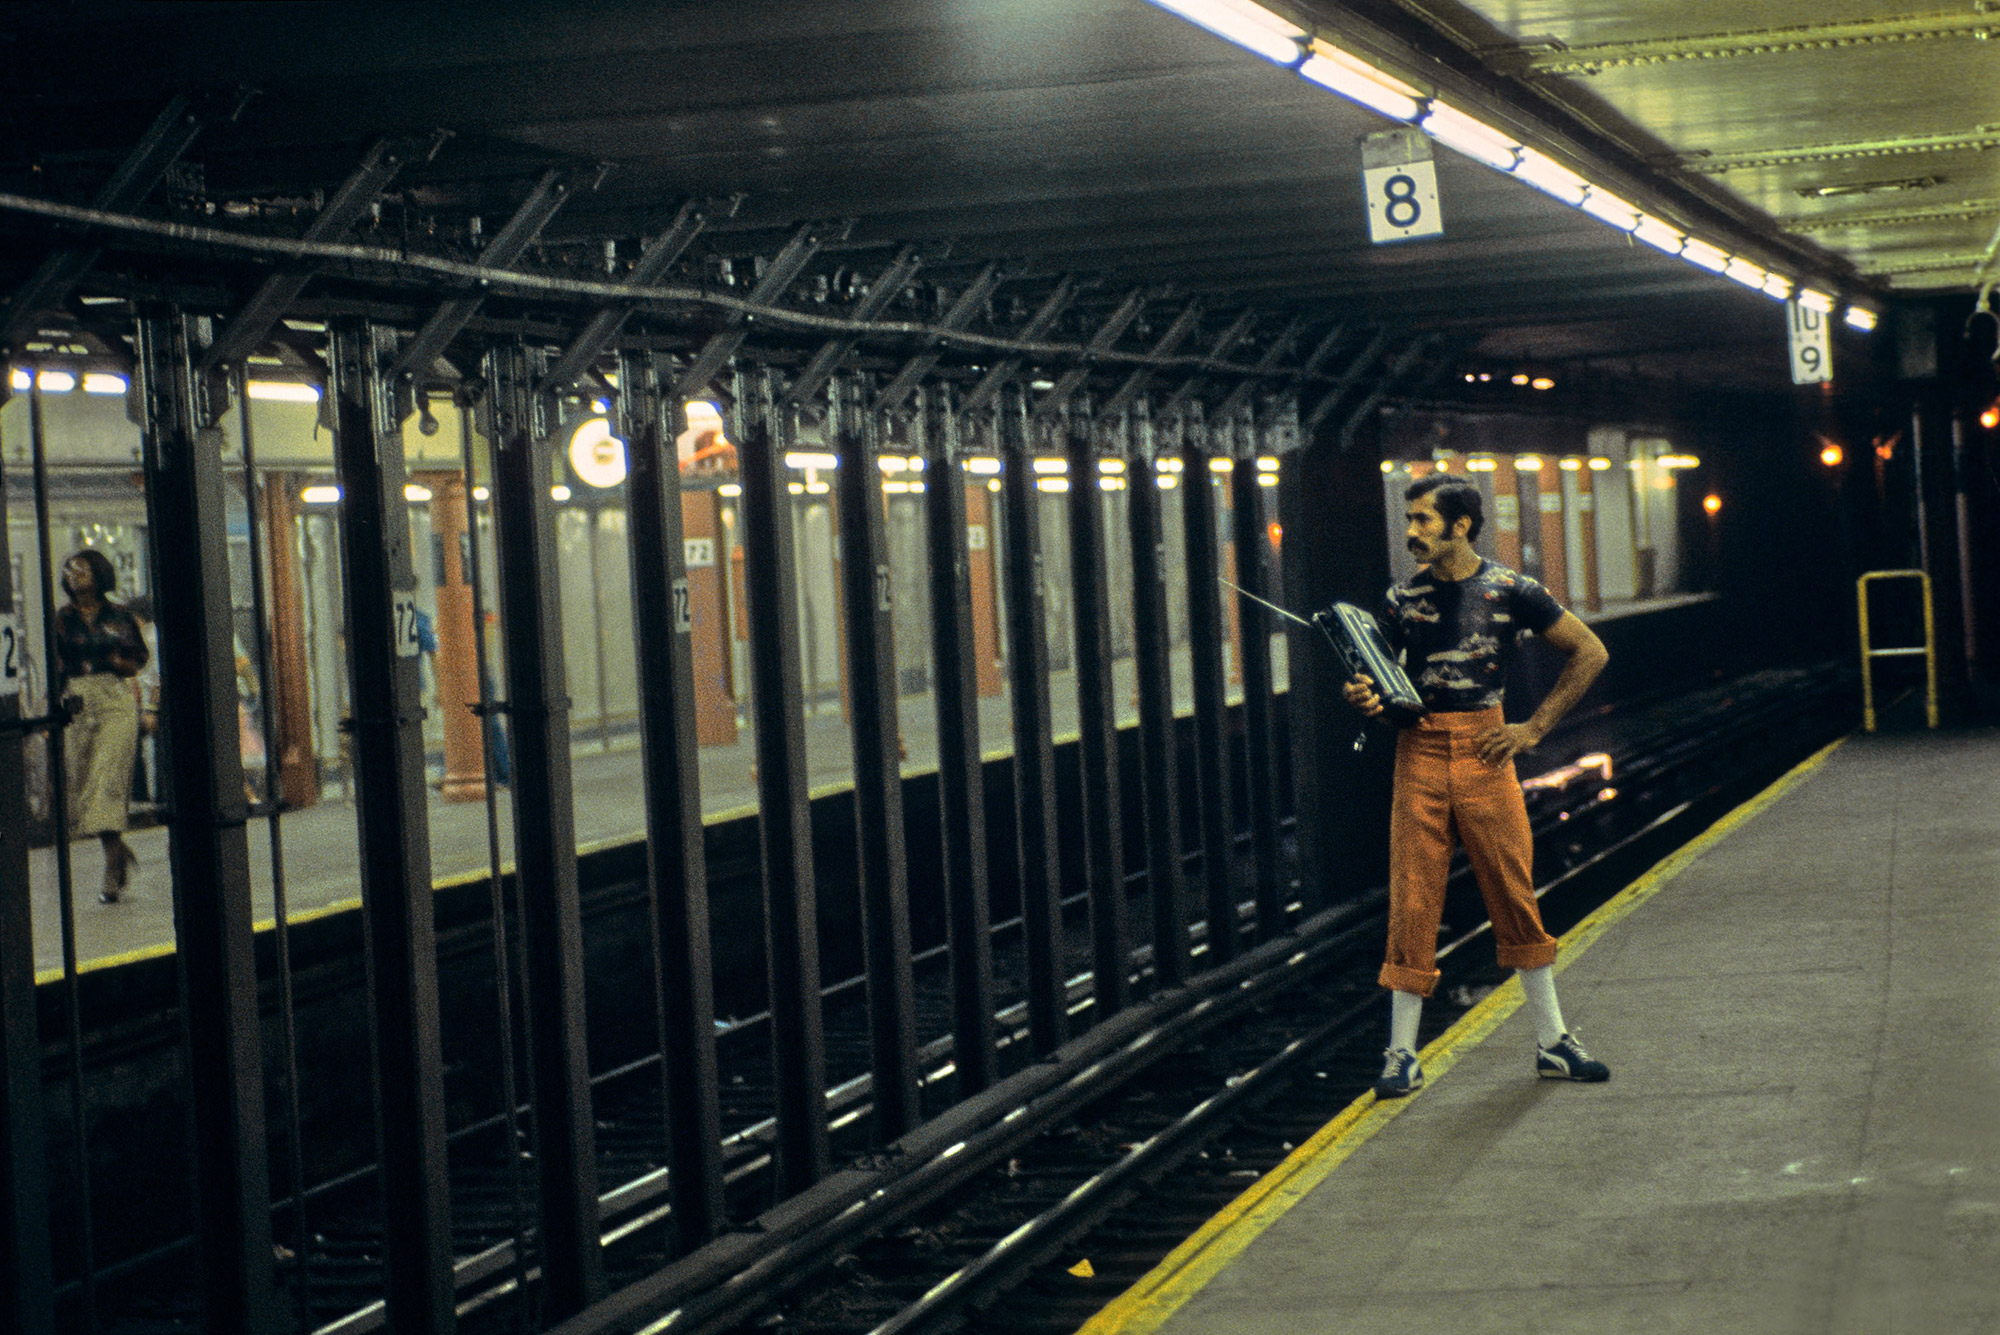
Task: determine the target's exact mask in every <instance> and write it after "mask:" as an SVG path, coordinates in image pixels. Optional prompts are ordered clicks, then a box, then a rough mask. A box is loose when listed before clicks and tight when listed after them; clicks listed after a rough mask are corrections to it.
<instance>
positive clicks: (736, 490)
mask: <svg viewBox="0 0 2000 1335" xmlns="http://www.w3.org/2000/svg"><path fill="white" fill-rule="evenodd" d="M715 494H716V495H718V496H726V497H730V498H732V499H733V498H735V497H737V496H741V495H742V494H743V488H742V487H741V486H739V485H738V484H737V483H734V482H725V483H723V484H722V485H721V486H719V487H717V488H716V489H715Z"/></svg>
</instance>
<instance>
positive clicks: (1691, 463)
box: [1657, 454, 1701, 469]
mask: <svg viewBox="0 0 2000 1335" xmlns="http://www.w3.org/2000/svg"><path fill="white" fill-rule="evenodd" d="M1657 462H1658V463H1659V465H1660V467H1662V468H1675V469H1678V468H1699V467H1701V460H1700V459H1698V458H1696V457H1695V456H1694V455H1692V454H1663V455H1661V456H1660V457H1659V459H1658V460H1657Z"/></svg>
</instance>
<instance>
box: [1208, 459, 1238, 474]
mask: <svg viewBox="0 0 2000 1335" xmlns="http://www.w3.org/2000/svg"><path fill="white" fill-rule="evenodd" d="M1235 469H1236V461H1235V460H1234V459H1210V460H1209V461H1208V471H1209V472H1211V473H1230V472H1234V471H1235Z"/></svg>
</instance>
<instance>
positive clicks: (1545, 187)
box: [1514, 148, 1590, 207]
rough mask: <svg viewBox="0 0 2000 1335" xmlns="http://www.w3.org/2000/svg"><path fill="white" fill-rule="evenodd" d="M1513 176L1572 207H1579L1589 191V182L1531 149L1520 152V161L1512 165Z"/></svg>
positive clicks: (1545, 155) (1544, 154)
mask: <svg viewBox="0 0 2000 1335" xmlns="http://www.w3.org/2000/svg"><path fill="white" fill-rule="evenodd" d="M1514 175H1516V176H1518V177H1520V178H1521V179H1522V180H1524V181H1526V182H1527V183H1528V184H1529V185H1532V186H1534V187H1535V188H1536V189H1537V190H1540V191H1542V192H1543V193H1544V194H1549V195H1554V196H1555V197H1556V198H1557V199H1560V200H1561V201H1562V202H1563V203H1565V204H1568V205H1571V206H1572V207H1576V206H1580V205H1581V204H1582V203H1583V201H1584V198H1585V196H1586V194H1587V193H1588V191H1589V189H1590V182H1588V181H1586V180H1584V179H1583V178H1582V177H1581V176H1578V175H1577V174H1576V173H1575V172H1573V171H1571V170H1570V169H1569V168H1567V167H1565V166H1563V165H1562V164H1561V163H1559V162H1557V161H1556V160H1555V159H1554V158H1552V157H1550V156H1549V155H1548V154H1546V153H1542V152H1538V151H1536V150H1535V149H1532V148H1524V149H1522V150H1521V158H1520V161H1518V162H1516V163H1515V164H1514Z"/></svg>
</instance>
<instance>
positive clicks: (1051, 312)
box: [958, 274, 1076, 417]
mask: <svg viewBox="0 0 2000 1335" xmlns="http://www.w3.org/2000/svg"><path fill="white" fill-rule="evenodd" d="M1075 299H1076V279H1075V278H1074V277H1073V276H1071V275H1069V274H1064V275H1063V277H1062V280H1061V281H1060V282H1058V283H1057V284H1056V285H1055V289H1054V290H1053V291H1051V292H1050V293H1049V295H1048V296H1047V297H1046V298H1044V299H1043V301H1042V304H1041V305H1040V306H1039V307H1037V308H1036V310H1035V313H1034V314H1033V315H1030V316H1029V317H1028V321H1027V323H1026V324H1024V325H1022V326H1021V329H1020V332H1019V333H1017V334H1016V335H1015V339H1016V340H1017V341H1019V342H1022V343H1032V342H1034V341H1035V340H1036V339H1038V338H1040V337H1041V336H1042V335H1043V334H1046V333H1047V332H1048V331H1049V329H1050V327H1051V326H1053V325H1054V324H1055V322H1056V321H1057V320H1058V319H1060V318H1061V317H1062V313H1063V312H1064V311H1065V310H1067V309H1068V308H1069V304H1070V302H1072V301H1074V300H1075ZM1020 369H1021V359H1020V358H1019V357H1008V358H1005V359H1003V360H1002V361H1000V362H998V363H996V364H995V365H993V366H992V367H990V368H988V370H987V372H986V374H985V375H983V376H981V377H980V379H979V383H978V384H976V385H974V386H973V387H972V392H971V393H969V394H967V395H966V396H965V402H964V403H961V404H960V405H959V406H958V410H959V412H960V413H962V414H964V415H965V416H967V417H970V416H971V415H972V414H974V413H976V412H979V411H980V410H981V409H983V408H985V407H986V405H987V404H989V403H991V402H992V401H993V396H994V395H995V394H998V393H999V392H1000V387H1001V386H1003V385H1005V384H1006V383H1007V382H1008V381H1009V380H1012V379H1013V378H1014V376H1015V374H1016V373H1017V372H1019V371H1020Z"/></svg>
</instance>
